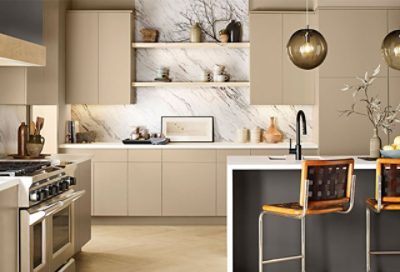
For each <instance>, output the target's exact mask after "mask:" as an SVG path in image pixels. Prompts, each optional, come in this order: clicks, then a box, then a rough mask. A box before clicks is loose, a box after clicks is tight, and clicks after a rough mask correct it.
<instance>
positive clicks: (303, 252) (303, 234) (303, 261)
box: [301, 217, 306, 272]
mask: <svg viewBox="0 0 400 272" xmlns="http://www.w3.org/2000/svg"><path fill="white" fill-rule="evenodd" d="M301 256H302V258H301V271H302V272H306V218H305V217H303V218H301Z"/></svg>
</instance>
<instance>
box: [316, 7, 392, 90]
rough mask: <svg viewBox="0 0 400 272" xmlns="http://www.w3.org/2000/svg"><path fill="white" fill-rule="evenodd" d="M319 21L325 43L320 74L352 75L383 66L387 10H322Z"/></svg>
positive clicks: (331, 75) (338, 76) (337, 76)
mask: <svg viewBox="0 0 400 272" xmlns="http://www.w3.org/2000/svg"><path fill="white" fill-rule="evenodd" d="M319 21H320V23H319V24H320V30H321V33H323V35H324V36H325V38H326V40H327V43H328V56H327V57H326V60H325V62H324V64H323V65H321V67H320V77H321V78H343V77H351V78H354V77H355V76H362V75H364V73H365V72H366V71H373V69H375V68H376V67H377V66H378V64H381V67H382V68H384V67H386V64H385V61H384V59H383V58H382V53H381V45H382V41H383V38H384V37H385V36H386V33H387V11H386V10H354V9H349V10H342V9H338V10H321V11H320V12H319ZM386 75H387V70H386V69H382V72H381V76H386ZM320 90H321V91H323V89H320Z"/></svg>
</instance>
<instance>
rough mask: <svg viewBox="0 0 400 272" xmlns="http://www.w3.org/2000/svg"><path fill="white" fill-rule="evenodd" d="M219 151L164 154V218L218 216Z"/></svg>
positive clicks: (164, 151) (164, 152)
mask: <svg viewBox="0 0 400 272" xmlns="http://www.w3.org/2000/svg"><path fill="white" fill-rule="evenodd" d="M216 168H217V167H216V151H215V150H163V167H162V180H163V188H162V209H163V210H162V214H163V215H164V216H215V215H216V175H217V173H216Z"/></svg>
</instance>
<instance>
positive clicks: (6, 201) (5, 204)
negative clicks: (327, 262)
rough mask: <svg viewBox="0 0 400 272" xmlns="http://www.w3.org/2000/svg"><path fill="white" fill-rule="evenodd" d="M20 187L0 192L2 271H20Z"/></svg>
mask: <svg viewBox="0 0 400 272" xmlns="http://www.w3.org/2000/svg"><path fill="white" fill-rule="evenodd" d="M18 216H19V214H18V186H14V187H11V188H9V189H6V190H4V191H0V223H1V232H0V252H1V254H0V271H18Z"/></svg>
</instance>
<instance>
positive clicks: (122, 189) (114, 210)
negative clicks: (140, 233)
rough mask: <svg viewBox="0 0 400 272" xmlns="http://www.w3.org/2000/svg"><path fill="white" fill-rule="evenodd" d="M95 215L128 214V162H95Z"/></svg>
mask: <svg viewBox="0 0 400 272" xmlns="http://www.w3.org/2000/svg"><path fill="white" fill-rule="evenodd" d="M93 194H94V197H93V202H94V203H93V206H94V208H93V211H94V215H95V216H127V215H128V163H127V162H94V163H93Z"/></svg>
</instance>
